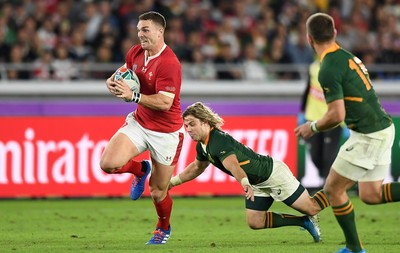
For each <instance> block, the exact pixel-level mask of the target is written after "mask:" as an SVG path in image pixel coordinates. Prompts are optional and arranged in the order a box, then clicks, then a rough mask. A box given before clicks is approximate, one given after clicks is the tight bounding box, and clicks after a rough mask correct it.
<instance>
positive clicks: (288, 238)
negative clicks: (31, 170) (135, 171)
mask: <svg viewBox="0 0 400 253" xmlns="http://www.w3.org/2000/svg"><path fill="white" fill-rule="evenodd" d="M173 199H174V206H173V207H174V208H173V211H172V217H171V224H172V234H171V239H170V240H169V241H168V243H167V244H166V245H162V246H147V245H145V243H146V242H147V241H148V240H149V239H150V237H151V236H152V234H151V232H152V231H153V229H154V226H155V224H156V218H157V215H156V213H155V209H154V206H153V203H152V201H151V199H150V198H143V199H140V200H138V201H131V200H129V199H127V198H121V199H68V200H59V199H46V200H0V219H1V222H0V252H40V253H42V252H52V253H54V252H57V253H61V252H168V253H180V252H182V253H187V252H189V253H197V252H206V253H228V252H229V253H230V252H234V253H240V252H245V253H250V252H251V253H257V252H263V253H268V252H274V253H280V252H282V253H283V252H285V253H287V252H306V253H314V252H315V253H321V252H335V251H336V250H338V249H339V248H341V247H343V241H344V238H343V235H342V232H341V230H340V228H339V225H338V224H337V223H336V220H335V218H334V217H333V214H332V210H331V208H328V209H326V210H324V211H323V212H322V213H320V226H321V229H322V233H323V236H322V242H321V243H314V242H313V240H312V237H311V235H309V234H308V232H306V231H302V230H300V229H299V228H298V227H284V228H276V229H269V230H266V229H264V230H258V231H253V230H251V229H249V228H248V227H247V225H246V217H245V208H244V198H242V197H229V198H221V197H220V198H211V197H202V198H178V197H174V198H173ZM352 201H353V204H354V206H355V211H356V218H357V221H358V224H357V225H358V230H359V234H360V237H361V238H362V240H363V243H364V246H365V248H366V249H367V252H369V253H370V252H371V253H372V252H385V253H389V252H393V253H395V252H400V240H399V232H400V228H399V224H400V222H399V218H400V214H399V211H398V210H399V207H400V205H399V204H398V203H394V204H386V205H379V206H367V205H365V204H363V203H362V202H360V201H359V199H358V198H352ZM271 210H273V211H278V212H288V213H292V214H298V213H297V212H296V211H294V210H292V209H290V208H288V207H286V206H285V205H283V204H282V203H275V204H274V205H273V206H272V208H271Z"/></svg>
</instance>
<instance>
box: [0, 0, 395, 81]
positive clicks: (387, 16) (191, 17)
mask: <svg viewBox="0 0 400 253" xmlns="http://www.w3.org/2000/svg"><path fill="white" fill-rule="evenodd" d="M188 3H189V2H185V1H111V0H99V1H70V0H68V1H3V3H1V4H0V7H1V9H0V10H1V15H0V26H2V27H3V28H2V32H3V33H4V39H3V41H4V42H5V44H7V45H8V46H11V45H13V44H14V43H15V42H16V41H19V42H22V43H23V44H24V55H25V56H27V60H28V62H33V61H34V60H36V59H38V58H40V55H41V52H40V51H41V50H43V49H44V48H49V47H51V46H52V45H53V47H54V46H55V45H54V39H53V38H52V37H53V36H54V35H55V36H56V38H55V41H56V44H59V43H60V44H64V45H66V46H67V47H68V49H70V48H69V47H76V46H71V43H72V42H71V36H72V34H71V33H72V31H76V30H78V31H79V33H81V34H83V37H84V40H83V41H84V46H86V47H88V48H89V55H88V56H87V58H85V59H91V60H94V59H95V55H96V49H97V48H98V47H99V46H100V45H101V44H102V42H103V41H104V38H105V37H108V36H110V35H109V34H110V31H111V33H112V36H113V37H114V41H115V42H114V47H113V50H114V52H115V51H119V48H120V47H121V45H122V43H123V41H124V39H126V38H129V39H130V41H131V42H137V41H138V40H137V37H136V36H137V32H136V26H135V24H136V23H137V14H138V13H142V12H145V11H148V10H152V9H153V10H160V12H161V13H165V14H166V17H167V19H168V22H169V23H170V24H171V26H170V27H169V29H168V30H170V31H166V41H167V44H168V45H169V46H171V48H173V49H174V50H175V52H176V53H177V55H178V57H179V58H180V59H181V60H183V61H189V60H190V57H191V51H193V50H194V48H193V45H190V38H191V37H192V34H193V33H199V34H200V36H201V37H203V38H205V39H204V40H203V39H202V40H201V41H202V42H203V43H204V45H202V52H203V54H205V56H206V60H213V59H214V58H215V57H216V54H217V50H218V49H217V48H218V46H217V45H218V44H219V43H220V41H222V42H224V43H230V45H231V50H232V52H233V55H234V57H238V56H240V55H243V54H244V51H243V50H244V49H245V46H246V45H247V44H248V43H253V44H254V45H255V46H256V47H257V51H258V53H257V54H259V53H260V52H263V53H264V54H265V57H263V58H265V59H264V60H266V61H267V62H268V63H271V64H275V63H276V64H281V63H283V64H286V63H289V64H290V63H291V62H290V61H287V58H286V55H289V56H290V60H291V61H293V62H294V63H297V62H299V61H298V60H296V59H301V58H302V56H301V55H302V54H303V53H304V51H303V50H304V47H302V46H301V45H300V47H299V49H298V51H299V52H297V53H296V52H292V51H293V50H291V49H290V44H288V41H291V39H292V37H293V34H294V35H295V37H296V34H300V32H301V31H299V27H298V26H297V25H296V24H299V23H302V19H303V18H304V15H305V14H306V13H309V12H315V11H318V10H324V11H326V12H329V13H332V16H333V18H334V19H335V22H336V24H337V25H338V30H340V33H339V34H338V42H339V43H340V44H341V45H342V46H343V47H345V48H347V49H349V50H352V51H354V52H356V53H357V54H358V55H360V58H362V56H363V55H364V54H366V53H368V52H370V51H372V52H373V58H374V59H376V63H378V64H380V63H383V64H391V63H392V61H393V59H392V58H394V60H395V63H398V61H396V59H398V58H399V57H400V56H399V53H398V52H399V51H400V50H399V45H400V42H399V40H400V38H399V37H400V35H399V29H398V27H399V19H398V18H397V17H398V15H397V14H398V13H399V12H400V11H399V9H400V7H399V6H398V4H397V5H396V1H393V0H391V1H333V2H332V1H325V0H324V1H317V2H315V3H314V2H312V1H268V0H260V1H255V0H249V1H208V0H202V1H194V2H193V1H192V2H190V4H188ZM307 16H308V15H307ZM47 20H51V23H52V24H53V26H54V27H53V29H51V28H50V30H53V32H49V33H47V32H46V31H44V27H45V26H46V27H47V24H48V23H49V22H48V21H47ZM45 24H46V25H45ZM105 24H107V25H105ZM341 24H343V25H341ZM107 26H108V27H107ZM105 30H106V32H105ZM183 31H184V32H183ZM35 33H36V34H35ZM286 33H287V34H286ZM17 34H18V35H17ZM53 34H54V35H53ZM210 34H212V35H211V36H209V35H210ZM17 36H19V37H20V38H19V39H17ZM36 37H37V38H39V39H40V41H42V43H40V42H39V41H38V40H37V39H36ZM277 37H280V38H279V39H276V38H277ZM360 38H361V39H360ZM387 38H389V39H390V40H391V41H392V43H390V44H391V45H387ZM21 39H22V41H21ZM26 39H28V40H26ZM107 40H109V38H107ZM282 40H283V49H284V50H283V51H280V50H281V49H282V47H281V46H279V45H274V46H273V47H274V48H275V47H276V48H277V49H278V50H277V51H274V50H275V49H274V50H272V51H271V48H272V44H274V43H276V44H280V43H281V42H282ZM274 41H275V42H274ZM295 41H297V40H295ZM359 41H366V42H367V43H359ZM371 41H373V43H371ZM376 41H378V43H376ZM380 41H382V43H385V45H382V46H381V45H380V44H379V42H380ZM296 44H297V43H293V45H296ZM288 45H289V46H288ZM296 46H297V45H296ZM387 46H389V48H388V47H387ZM292 49H293V48H292ZM73 51H75V49H71V52H73ZM78 51H82V50H81V49H79V50H78ZM272 53H273V54H272ZM73 54H74V53H73ZM75 54H77V52H75ZM77 55H80V56H82V54H80V53H78V54H77ZM114 55H115V58H116V59H120V60H119V61H121V56H120V55H119V53H118V52H115V53H114ZM295 55H299V57H296V56H295ZM292 56H293V57H292ZM397 56H399V57H397ZM396 57H397V58H396ZM295 58H296V59H295ZM81 60H82V58H74V59H73V61H75V62H79V61H81ZM122 61H123V59H122ZM290 67H292V66H290ZM304 69H305V68H302V72H301V73H305V71H304ZM290 71H292V70H290ZM371 74H373V73H371ZM270 76H272V74H271V75H270ZM376 76H377V77H378V78H382V79H387V78H400V77H399V74H398V72H397V73H390V72H387V73H379V75H376ZM88 78H90V76H89V77H88ZM277 78H278V79H284V80H287V79H297V78H299V75H298V74H297V73H296V69H294V70H293V71H292V72H291V73H289V74H284V73H282V72H280V73H278V75H277Z"/></svg>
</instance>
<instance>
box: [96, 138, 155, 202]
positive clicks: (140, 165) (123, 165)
mask: <svg viewBox="0 0 400 253" xmlns="http://www.w3.org/2000/svg"><path fill="white" fill-rule="evenodd" d="M139 154H140V153H139V150H138V149H137V147H136V146H135V144H133V143H132V141H131V140H130V139H129V138H128V136H127V135H126V134H123V133H121V132H117V133H116V134H115V135H114V136H113V137H112V138H111V140H110V141H109V143H108V144H107V146H106V148H105V150H104V152H103V155H102V157H101V159H100V167H101V169H102V170H103V171H104V172H106V173H108V174H121V173H131V174H133V175H134V179H133V181H132V189H131V198H132V199H134V200H136V199H138V198H140V196H142V193H143V191H144V184H145V181H146V177H147V176H148V175H149V173H150V171H151V168H150V163H149V162H148V161H141V162H140V161H135V160H134V159H135V158H132V157H136V156H138V155H139Z"/></svg>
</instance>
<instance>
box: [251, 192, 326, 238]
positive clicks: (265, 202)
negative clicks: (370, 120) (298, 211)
mask: <svg viewBox="0 0 400 253" xmlns="http://www.w3.org/2000/svg"><path fill="white" fill-rule="evenodd" d="M308 199H309V198H308ZM273 201H274V200H273V198H272V197H255V200H254V202H251V201H249V200H246V215H247V224H248V225H249V227H250V228H251V229H266V228H278V227H285V226H298V227H301V228H304V229H306V230H307V231H308V232H309V233H310V234H311V236H312V237H313V239H314V241H315V242H319V241H320V239H321V237H320V235H321V233H320V229H319V226H318V221H317V217H316V216H313V215H314V214H316V212H314V213H313V214H312V213H310V214H312V215H309V216H308V215H300V216H296V215H291V214H283V213H276V212H270V211H267V210H268V209H269V208H270V206H271V205H272V203H273ZM289 201H290V200H289ZM309 201H310V202H311V200H310V199H309ZM290 202H292V201H290ZM290 204H292V203H289V205H290Z"/></svg>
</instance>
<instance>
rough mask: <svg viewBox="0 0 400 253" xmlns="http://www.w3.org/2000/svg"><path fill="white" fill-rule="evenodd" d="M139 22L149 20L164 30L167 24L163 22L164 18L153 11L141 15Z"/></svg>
mask: <svg viewBox="0 0 400 253" xmlns="http://www.w3.org/2000/svg"><path fill="white" fill-rule="evenodd" d="M139 20H151V21H153V22H154V23H156V24H158V25H160V26H162V28H164V29H165V27H166V26H167V22H166V21H165V18H164V16H163V15H161V14H160V13H158V12H155V11H149V12H145V13H143V14H142V15H140V16H139Z"/></svg>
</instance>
